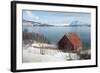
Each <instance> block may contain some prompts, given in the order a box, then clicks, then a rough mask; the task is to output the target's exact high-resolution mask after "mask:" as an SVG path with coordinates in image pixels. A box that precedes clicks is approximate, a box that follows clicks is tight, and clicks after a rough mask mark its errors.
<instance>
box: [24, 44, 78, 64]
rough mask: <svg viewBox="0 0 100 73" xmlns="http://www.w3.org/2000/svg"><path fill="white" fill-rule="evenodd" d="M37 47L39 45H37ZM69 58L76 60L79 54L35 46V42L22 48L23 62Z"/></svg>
mask: <svg viewBox="0 0 100 73" xmlns="http://www.w3.org/2000/svg"><path fill="white" fill-rule="evenodd" d="M33 45H34V46H35V47H34V46H33ZM37 45H38V44H37ZM46 46H47V45H46ZM52 46H53V45H52ZM37 47H39V45H38V46H37ZM49 47H50V45H49ZM70 59H71V60H77V59H79V56H78V55H77V54H76V53H64V52H62V51H60V50H57V49H49V48H36V44H32V45H31V46H29V47H27V48H25V47H24V48H23V63H27V62H50V61H54V62H55V61H67V60H70Z"/></svg>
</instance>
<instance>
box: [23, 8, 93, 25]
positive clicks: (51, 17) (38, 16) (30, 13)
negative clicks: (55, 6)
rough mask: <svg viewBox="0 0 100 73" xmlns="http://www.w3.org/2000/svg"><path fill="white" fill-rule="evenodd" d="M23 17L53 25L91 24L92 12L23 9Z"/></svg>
mask: <svg viewBox="0 0 100 73" xmlns="http://www.w3.org/2000/svg"><path fill="white" fill-rule="evenodd" d="M23 19H24V20H28V21H36V22H41V23H46V24H51V25H59V24H60V25H70V24H71V23H72V22H75V21H78V22H79V23H85V24H91V14H90V13H79V12H54V11H36V10H23Z"/></svg>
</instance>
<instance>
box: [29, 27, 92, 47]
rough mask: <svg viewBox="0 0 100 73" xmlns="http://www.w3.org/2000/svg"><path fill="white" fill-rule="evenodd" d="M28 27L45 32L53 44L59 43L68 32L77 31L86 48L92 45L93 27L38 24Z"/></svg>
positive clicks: (41, 32)
mask: <svg viewBox="0 0 100 73" xmlns="http://www.w3.org/2000/svg"><path fill="white" fill-rule="evenodd" d="M27 29H28V32H37V33H40V34H43V35H44V36H45V37H46V38H47V39H48V40H49V41H50V42H51V43H52V44H57V42H58V41H59V40H60V39H61V38H62V37H63V36H64V34H66V33H67V32H75V33H76V34H77V35H78V36H79V37H80V39H81V41H82V44H83V47H84V48H88V49H90V46H91V27H88V26H72V27H71V26H65V27H62V26H54V27H53V26H52V27H48V26H44V27H40V26H36V27H27Z"/></svg>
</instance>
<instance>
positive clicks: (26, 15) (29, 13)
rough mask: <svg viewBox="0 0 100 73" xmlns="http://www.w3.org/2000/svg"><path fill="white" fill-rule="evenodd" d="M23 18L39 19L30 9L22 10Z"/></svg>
mask: <svg viewBox="0 0 100 73" xmlns="http://www.w3.org/2000/svg"><path fill="white" fill-rule="evenodd" d="M23 19H25V20H29V21H39V17H38V16H37V15H35V14H34V13H32V11H24V12H23Z"/></svg>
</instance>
